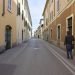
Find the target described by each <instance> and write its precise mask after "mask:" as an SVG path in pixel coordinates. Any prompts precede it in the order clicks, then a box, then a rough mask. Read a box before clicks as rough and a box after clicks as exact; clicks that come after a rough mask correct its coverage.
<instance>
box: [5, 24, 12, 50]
mask: <svg viewBox="0 0 75 75" xmlns="http://www.w3.org/2000/svg"><path fill="white" fill-rule="evenodd" d="M11 29H12V28H11V27H10V26H9V25H7V26H6V28H5V41H6V49H10V48H11Z"/></svg>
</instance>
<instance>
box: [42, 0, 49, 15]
mask: <svg viewBox="0 0 75 75" xmlns="http://www.w3.org/2000/svg"><path fill="white" fill-rule="evenodd" d="M48 1H49V0H46V3H45V7H44V10H43V13H42V16H43V15H44V13H45V10H46V6H47V3H48Z"/></svg>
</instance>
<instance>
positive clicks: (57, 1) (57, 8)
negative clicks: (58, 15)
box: [57, 0, 60, 11]
mask: <svg viewBox="0 0 75 75" xmlns="http://www.w3.org/2000/svg"><path fill="white" fill-rule="evenodd" d="M59 7H60V6H59V0H57V11H59Z"/></svg>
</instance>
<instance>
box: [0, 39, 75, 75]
mask: <svg viewBox="0 0 75 75" xmlns="http://www.w3.org/2000/svg"><path fill="white" fill-rule="evenodd" d="M74 60H75V59H73V60H71V59H67V58H66V53H65V52H64V51H62V50H61V49H59V48H57V47H55V46H54V45H52V44H49V43H47V42H46V41H43V40H40V39H34V38H33V39H31V40H29V41H28V42H26V43H23V44H22V45H21V46H17V47H15V48H12V49H10V50H8V51H6V52H5V53H3V54H1V55H0V75H75V64H74Z"/></svg>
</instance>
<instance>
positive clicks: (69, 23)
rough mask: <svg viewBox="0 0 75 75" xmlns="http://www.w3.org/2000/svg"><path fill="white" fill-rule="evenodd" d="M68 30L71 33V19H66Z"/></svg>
mask: <svg viewBox="0 0 75 75" xmlns="http://www.w3.org/2000/svg"><path fill="white" fill-rule="evenodd" d="M68 30H69V31H70V32H71V33H72V17H70V18H69V19H68Z"/></svg>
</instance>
